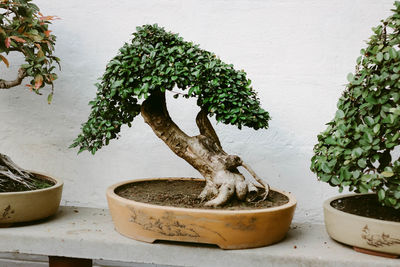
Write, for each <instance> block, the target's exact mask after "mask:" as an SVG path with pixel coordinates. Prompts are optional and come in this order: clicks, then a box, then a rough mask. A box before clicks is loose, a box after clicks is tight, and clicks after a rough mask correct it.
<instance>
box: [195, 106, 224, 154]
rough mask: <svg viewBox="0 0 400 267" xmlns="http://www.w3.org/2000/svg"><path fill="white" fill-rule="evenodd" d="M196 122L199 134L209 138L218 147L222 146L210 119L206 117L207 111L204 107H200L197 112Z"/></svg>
mask: <svg viewBox="0 0 400 267" xmlns="http://www.w3.org/2000/svg"><path fill="white" fill-rule="evenodd" d="M196 124H197V127H198V128H199V130H200V134H202V135H204V136H207V137H208V138H211V139H212V140H214V142H215V143H216V144H217V145H218V146H219V147H220V148H222V146H221V142H220V141H219V138H218V135H217V133H216V132H215V130H214V128H213V126H212V124H211V122H210V120H209V119H208V117H207V111H206V110H205V109H201V110H200V112H199V114H197V116H196Z"/></svg>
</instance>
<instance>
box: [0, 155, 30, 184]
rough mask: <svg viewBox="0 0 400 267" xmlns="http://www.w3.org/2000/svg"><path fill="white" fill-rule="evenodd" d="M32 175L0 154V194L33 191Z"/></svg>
mask: <svg viewBox="0 0 400 267" xmlns="http://www.w3.org/2000/svg"><path fill="white" fill-rule="evenodd" d="M32 178H33V175H32V174H31V173H30V172H27V171H25V170H23V169H21V168H20V167H18V166H17V165H16V164H15V163H14V162H13V161H12V160H11V159H10V158H9V157H8V156H7V155H4V154H1V153H0V192H13V191H15V188H19V189H20V190H21V189H22V190H32V189H35V186H34V184H33V179H32Z"/></svg>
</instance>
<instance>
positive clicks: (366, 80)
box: [311, 2, 400, 209]
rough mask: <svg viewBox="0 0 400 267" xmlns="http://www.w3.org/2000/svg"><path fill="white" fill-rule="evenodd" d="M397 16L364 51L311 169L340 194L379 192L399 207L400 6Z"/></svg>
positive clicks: (379, 29)
mask: <svg viewBox="0 0 400 267" xmlns="http://www.w3.org/2000/svg"><path fill="white" fill-rule="evenodd" d="M393 12H394V13H393V15H392V16H390V17H389V18H387V19H386V20H382V24H381V25H379V26H377V27H376V28H373V29H372V30H373V32H374V34H373V35H372V36H371V37H370V39H369V41H368V46H367V47H366V48H365V49H361V56H360V57H359V58H358V59H357V65H356V71H355V73H354V74H352V73H350V74H349V75H348V76H347V79H348V81H349V83H348V84H347V86H346V89H345V91H344V92H343V95H342V96H341V97H340V99H339V102H338V104H337V107H338V110H337V111H336V115H335V117H334V118H333V120H332V121H330V122H329V123H328V128H327V129H326V130H325V131H324V132H322V133H321V134H320V135H318V141H319V142H318V144H317V145H316V146H315V147H314V153H315V154H314V156H313V157H312V160H311V161H312V164H311V170H312V171H313V172H315V173H316V174H317V176H318V178H319V179H320V180H322V181H324V182H328V183H329V184H330V185H332V186H338V187H339V190H340V192H341V191H342V190H343V188H344V187H349V189H350V191H355V192H357V193H367V192H376V193H377V194H378V199H379V201H380V202H381V203H382V204H383V205H385V206H389V207H394V208H395V209H399V208H400V160H399V154H398V153H394V151H395V149H396V147H397V146H398V145H399V144H400V117H399V115H400V51H399V45H400V2H396V3H395V9H394V10H393Z"/></svg>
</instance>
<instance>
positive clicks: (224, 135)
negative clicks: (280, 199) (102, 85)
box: [0, 0, 393, 223]
mask: <svg viewBox="0 0 400 267" xmlns="http://www.w3.org/2000/svg"><path fill="white" fill-rule="evenodd" d="M35 2H36V3H37V4H38V5H39V6H40V7H41V10H42V12H43V13H44V14H46V15H57V16H59V17H61V18H62V20H58V21H55V22H54V25H53V26H52V27H51V29H52V30H53V33H54V34H56V35H57V44H56V54H57V55H58V56H59V57H60V58H61V60H62V71H61V72H60V73H59V80H57V81H56V84H55V85H56V94H55V96H54V100H53V103H52V104H51V105H47V103H46V97H40V96H37V95H35V94H33V93H31V92H29V91H28V90H27V89H26V87H24V86H20V87H19V88H14V89H12V90H2V91H1V92H0V94H1V97H0V116H1V128H0V151H1V152H2V153H6V154H8V155H9V156H11V157H12V158H13V159H14V161H16V162H17V163H18V164H19V165H21V166H23V167H25V168H27V169H32V170H38V171H43V172H46V173H49V174H52V175H54V176H58V177H60V178H63V179H64V181H65V191H64V195H63V203H64V204H67V205H79V206H92V207H106V200H105V193H104V192H105V189H106V187H107V186H108V185H111V184H113V183H116V182H118V181H121V180H127V179H132V178H141V177H165V176H189V177H191V176H194V177H198V176H199V175H198V174H197V172H196V171H195V170H194V169H192V168H191V167H190V166H189V165H188V164H187V163H186V162H185V161H183V160H182V159H180V158H178V157H177V156H175V155H174V154H173V153H172V152H171V151H170V150H169V149H168V148H167V147H166V146H165V145H164V144H163V143H162V142H161V141H160V140H158V139H157V137H156V136H155V135H154V134H153V133H152V131H151V129H150V127H148V126H147V125H146V124H144V122H143V119H142V118H141V117H138V118H137V119H135V121H134V126H133V127H132V128H127V127H126V128H125V129H123V131H122V136H121V138H120V139H119V140H118V141H113V142H111V143H110V145H109V146H108V147H105V148H103V149H102V150H101V151H99V152H98V153H97V154H96V155H95V156H92V155H91V154H89V153H87V152H86V153H83V154H80V155H79V156H77V155H76V152H77V150H72V149H68V146H69V145H70V144H71V143H72V140H73V139H74V138H75V137H76V136H77V134H78V133H79V131H80V124H81V123H83V122H84V121H85V120H86V118H87V116H88V114H89V106H88V105H87V103H88V102H89V101H90V100H91V99H92V98H93V97H94V96H95V93H96V88H95V87H94V85H93V84H94V83H95V82H96V79H97V78H98V77H100V76H101V75H102V73H103V71H104V68H105V65H106V64H107V62H108V61H109V60H110V59H111V58H112V57H113V56H114V55H115V54H116V53H117V50H118V49H119V48H120V47H121V46H122V44H123V43H124V42H126V41H128V40H129V38H130V35H131V33H132V32H133V31H135V27H136V26H138V25H142V24H146V23H156V22H157V23H158V24H159V25H162V26H164V27H166V28H167V29H168V30H171V31H174V32H179V33H180V34H181V36H183V37H184V38H185V39H186V40H191V41H194V42H196V43H199V44H200V45H201V47H202V48H204V49H207V50H210V51H213V52H215V53H216V54H217V55H219V56H220V57H221V59H222V60H224V61H225V62H227V63H233V64H234V65H235V67H236V68H237V69H244V70H245V71H246V72H247V73H248V77H249V78H250V79H251V80H252V81H253V84H254V88H255V89H256V90H257V91H258V92H259V97H260V99H261V102H262V105H263V107H264V108H265V109H266V110H268V111H269V112H270V114H271V116H272V121H271V124H270V129H268V130H259V131H254V130H251V129H244V130H241V131H240V130H238V129H236V128H235V127H231V126H226V125H222V124H218V125H217V126H216V129H217V132H218V133H219V135H220V137H221V141H222V144H223V146H224V148H225V150H226V151H227V152H228V153H235V154H238V155H240V156H241V157H242V158H243V159H244V160H245V161H247V162H248V163H249V164H250V165H252V167H253V168H254V169H255V170H256V172H258V173H259V175H260V176H262V177H263V178H264V179H266V180H267V181H268V182H269V183H270V184H271V185H272V186H274V187H277V188H280V189H284V190H286V191H291V192H293V193H294V195H295V196H296V197H297V200H298V208H297V211H296V215H295V220H296V221H298V222H304V221H311V222H317V223H319V222H322V220H323V216H322V209H321V205H322V202H323V200H324V199H326V198H327V197H328V196H331V195H335V194H337V189H335V188H331V187H330V186H329V185H328V184H325V183H322V182H318V181H317V179H316V176H315V175H314V174H313V173H312V172H311V171H310V170H309V165H310V158H311V156H312V148H313V145H314V144H315V143H316V136H317V134H318V133H319V132H321V131H322V130H324V128H325V127H326V126H325V125H324V124H325V123H327V122H328V121H329V120H330V119H331V118H332V117H333V116H334V113H335V106H336V102H337V100H338V97H339V96H340V94H341V92H342V91H343V89H344V84H345V83H346V75H347V73H349V72H351V71H353V69H354V66H355V60H356V58H357V57H358V55H359V50H360V49H361V48H362V47H364V46H365V44H364V40H366V39H368V37H369V36H370V35H371V30H370V28H371V27H373V26H376V25H377V24H378V22H379V20H380V19H382V18H386V17H387V16H388V15H389V14H390V9H391V8H392V2H393V1H392V0H379V1H377V0H363V1H362V0H352V1H347V0H303V1H298V0H282V1H276V0H275V1H274V0H219V1H212V0H208V1H204V0H203V1H201V0H171V1H162V0H137V1H132V0H119V1H105V0H85V1H77V0H68V1H62V0H36V1H35ZM10 63H11V65H13V68H14V70H15V69H16V68H17V67H18V60H17V59H16V58H13V59H11V58H10ZM0 65H1V64H0ZM0 72H1V73H2V76H3V75H4V72H5V68H4V66H3V65H1V66H0ZM7 73H8V72H7ZM6 76H8V77H10V78H11V77H13V76H12V75H11V74H6ZM44 94H45V95H46V94H47V92H44ZM169 108H170V112H171V114H172V116H173V118H174V119H175V120H176V121H177V123H178V124H179V125H181V126H182V127H183V129H184V130H186V131H187V132H189V133H192V134H196V127H195V123H194V118H195V115H196V113H197V107H196V105H195V102H193V101H192V102H191V101H185V100H172V99H171V101H170V102H169Z"/></svg>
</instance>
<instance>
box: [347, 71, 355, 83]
mask: <svg viewBox="0 0 400 267" xmlns="http://www.w3.org/2000/svg"><path fill="white" fill-rule="evenodd" d="M347 80H348V81H349V82H350V83H351V82H353V81H354V75H353V73H349V74H347Z"/></svg>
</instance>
